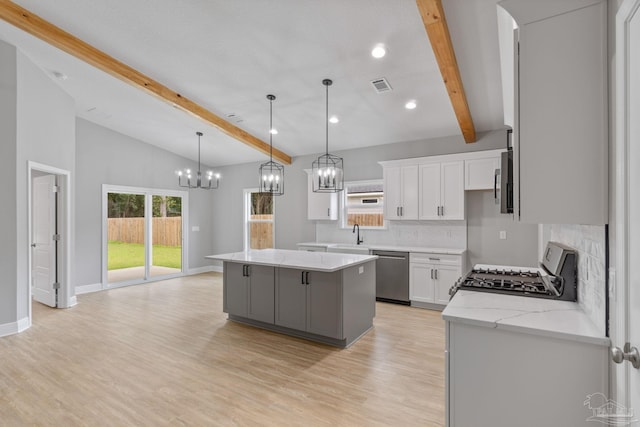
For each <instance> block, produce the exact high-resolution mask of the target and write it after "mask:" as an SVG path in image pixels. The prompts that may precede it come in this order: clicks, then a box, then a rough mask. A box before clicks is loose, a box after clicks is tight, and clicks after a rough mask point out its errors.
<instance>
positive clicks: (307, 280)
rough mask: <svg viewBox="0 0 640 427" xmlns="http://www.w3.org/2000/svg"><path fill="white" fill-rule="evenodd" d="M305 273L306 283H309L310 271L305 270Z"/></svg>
mask: <svg viewBox="0 0 640 427" xmlns="http://www.w3.org/2000/svg"><path fill="white" fill-rule="evenodd" d="M304 273H305V274H304V284H305V285H308V284H309V272H308V271H305V272H304Z"/></svg>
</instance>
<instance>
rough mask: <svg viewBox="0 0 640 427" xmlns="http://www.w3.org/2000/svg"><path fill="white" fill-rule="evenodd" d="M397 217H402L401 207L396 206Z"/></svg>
mask: <svg viewBox="0 0 640 427" xmlns="http://www.w3.org/2000/svg"><path fill="white" fill-rule="evenodd" d="M396 216H400V206H396Z"/></svg>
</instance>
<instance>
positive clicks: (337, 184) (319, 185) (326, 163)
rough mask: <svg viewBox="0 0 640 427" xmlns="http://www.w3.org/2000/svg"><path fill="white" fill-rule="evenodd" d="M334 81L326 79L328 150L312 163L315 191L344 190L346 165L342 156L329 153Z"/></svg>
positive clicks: (324, 83)
mask: <svg viewBox="0 0 640 427" xmlns="http://www.w3.org/2000/svg"><path fill="white" fill-rule="evenodd" d="M332 83H333V82H332V81H331V80H329V79H324V80H323V81H322V84H323V85H325V87H326V93H327V102H326V113H327V117H326V152H325V154H323V155H322V156H320V157H318V158H317V159H316V160H314V162H313V164H312V165H311V173H312V177H313V179H312V183H313V185H312V189H313V192H314V193H337V192H340V191H342V190H344V166H343V161H342V157H338V156H334V155H333V154H329V86H331V84H332Z"/></svg>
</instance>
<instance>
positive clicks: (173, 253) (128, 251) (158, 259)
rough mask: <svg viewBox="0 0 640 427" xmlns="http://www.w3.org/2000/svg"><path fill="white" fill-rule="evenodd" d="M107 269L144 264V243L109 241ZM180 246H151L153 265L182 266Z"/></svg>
mask: <svg viewBox="0 0 640 427" xmlns="http://www.w3.org/2000/svg"><path fill="white" fill-rule="evenodd" d="M108 255H109V257H108V267H107V268H108V270H119V269H121V268H129V267H141V266H143V265H144V245H143V244H140V243H123V242H116V241H109V245H108ZM181 260H182V248H181V247H180V246H159V245H155V246H154V247H153V265H156V266H160V267H170V268H182V264H181Z"/></svg>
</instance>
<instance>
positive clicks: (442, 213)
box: [440, 206, 444, 216]
mask: <svg viewBox="0 0 640 427" xmlns="http://www.w3.org/2000/svg"><path fill="white" fill-rule="evenodd" d="M440 215H441V216H444V206H440Z"/></svg>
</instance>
